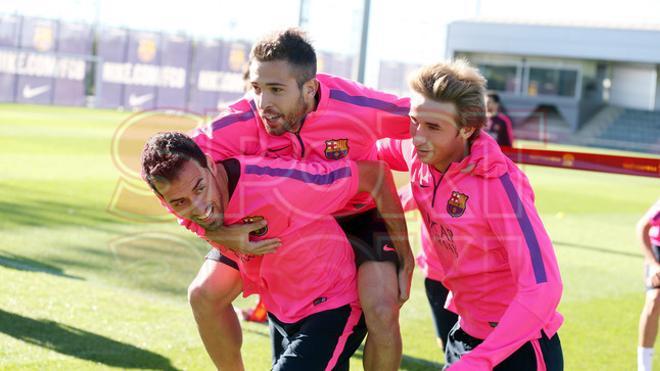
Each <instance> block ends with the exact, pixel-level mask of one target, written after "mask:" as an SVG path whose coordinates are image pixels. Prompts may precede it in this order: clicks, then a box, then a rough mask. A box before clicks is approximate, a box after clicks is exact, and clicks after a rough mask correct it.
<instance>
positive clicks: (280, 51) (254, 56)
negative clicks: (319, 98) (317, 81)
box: [250, 28, 316, 87]
mask: <svg viewBox="0 0 660 371" xmlns="http://www.w3.org/2000/svg"><path fill="white" fill-rule="evenodd" d="M252 60H257V61H259V62H272V61H286V62H288V63H289V64H290V65H291V66H292V67H293V68H294V69H296V71H295V75H296V81H297V82H298V86H299V87H302V86H303V84H304V83H305V82H307V81H309V80H311V79H313V78H314V77H316V52H315V51H314V47H313V46H312V44H311V43H310V42H309V41H308V40H307V35H306V34H305V32H303V31H301V30H299V29H297V28H288V29H286V30H284V31H279V32H276V33H273V34H271V35H268V36H266V37H264V38H263V39H261V40H259V41H257V42H256V43H255V44H254V46H253V47H252V51H251V52H250V61H252Z"/></svg>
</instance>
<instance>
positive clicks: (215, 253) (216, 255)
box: [204, 249, 240, 271]
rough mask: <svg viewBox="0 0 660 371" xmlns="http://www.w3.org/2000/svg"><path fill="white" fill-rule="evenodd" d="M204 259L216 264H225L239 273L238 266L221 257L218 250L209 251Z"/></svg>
mask: <svg viewBox="0 0 660 371" xmlns="http://www.w3.org/2000/svg"><path fill="white" fill-rule="evenodd" d="M204 259H208V260H214V261H217V262H220V263H223V264H226V265H228V266H230V267H232V268H234V269H236V270H237V271H240V269H238V264H236V262H235V261H233V260H231V259H229V258H228V257H226V256H224V255H222V253H221V252H220V250H218V249H211V250H210V251H209V252H208V253H207V254H206V256H205V257H204Z"/></svg>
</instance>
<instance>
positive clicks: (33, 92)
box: [23, 85, 50, 99]
mask: <svg viewBox="0 0 660 371" xmlns="http://www.w3.org/2000/svg"><path fill="white" fill-rule="evenodd" d="M48 90H50V86H48V85H44V86H37V87H36V88H33V87H30V85H25V86H23V98H25V99H30V98H34V97H36V96H37V95H41V94H43V93H45V92H47V91H48Z"/></svg>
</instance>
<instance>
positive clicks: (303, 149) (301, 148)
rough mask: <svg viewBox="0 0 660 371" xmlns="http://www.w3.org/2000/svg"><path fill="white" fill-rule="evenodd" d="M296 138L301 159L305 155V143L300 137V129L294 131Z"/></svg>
mask: <svg viewBox="0 0 660 371" xmlns="http://www.w3.org/2000/svg"><path fill="white" fill-rule="evenodd" d="M296 138H298V142H300V158H301V159H302V158H303V157H305V143H303V140H302V138H301V137H300V131H298V132H297V133H296Z"/></svg>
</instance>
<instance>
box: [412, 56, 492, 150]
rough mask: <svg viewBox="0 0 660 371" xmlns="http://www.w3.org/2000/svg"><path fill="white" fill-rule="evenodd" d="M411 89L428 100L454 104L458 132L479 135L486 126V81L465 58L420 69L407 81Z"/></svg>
mask: <svg viewBox="0 0 660 371" xmlns="http://www.w3.org/2000/svg"><path fill="white" fill-rule="evenodd" d="M410 88H411V89H412V90H413V91H415V92H417V93H419V94H421V95H422V96H424V97H425V98H427V99H431V100H434V101H438V102H451V103H454V104H455V105H456V111H457V116H458V117H457V122H456V124H457V125H458V128H459V129H460V128H463V127H474V128H475V129H477V130H476V133H477V134H476V135H478V132H479V130H478V129H480V128H482V127H483V126H484V125H486V120H487V119H486V103H485V100H484V94H485V93H486V79H485V78H484V77H483V76H482V75H481V73H479V71H478V70H477V69H476V68H474V67H472V66H471V65H470V63H469V62H467V61H466V60H464V59H457V60H453V61H449V62H444V63H437V64H433V65H429V66H424V67H422V68H421V69H419V71H417V72H416V73H415V74H414V75H413V76H412V78H411V79H410ZM473 137H474V135H473Z"/></svg>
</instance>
